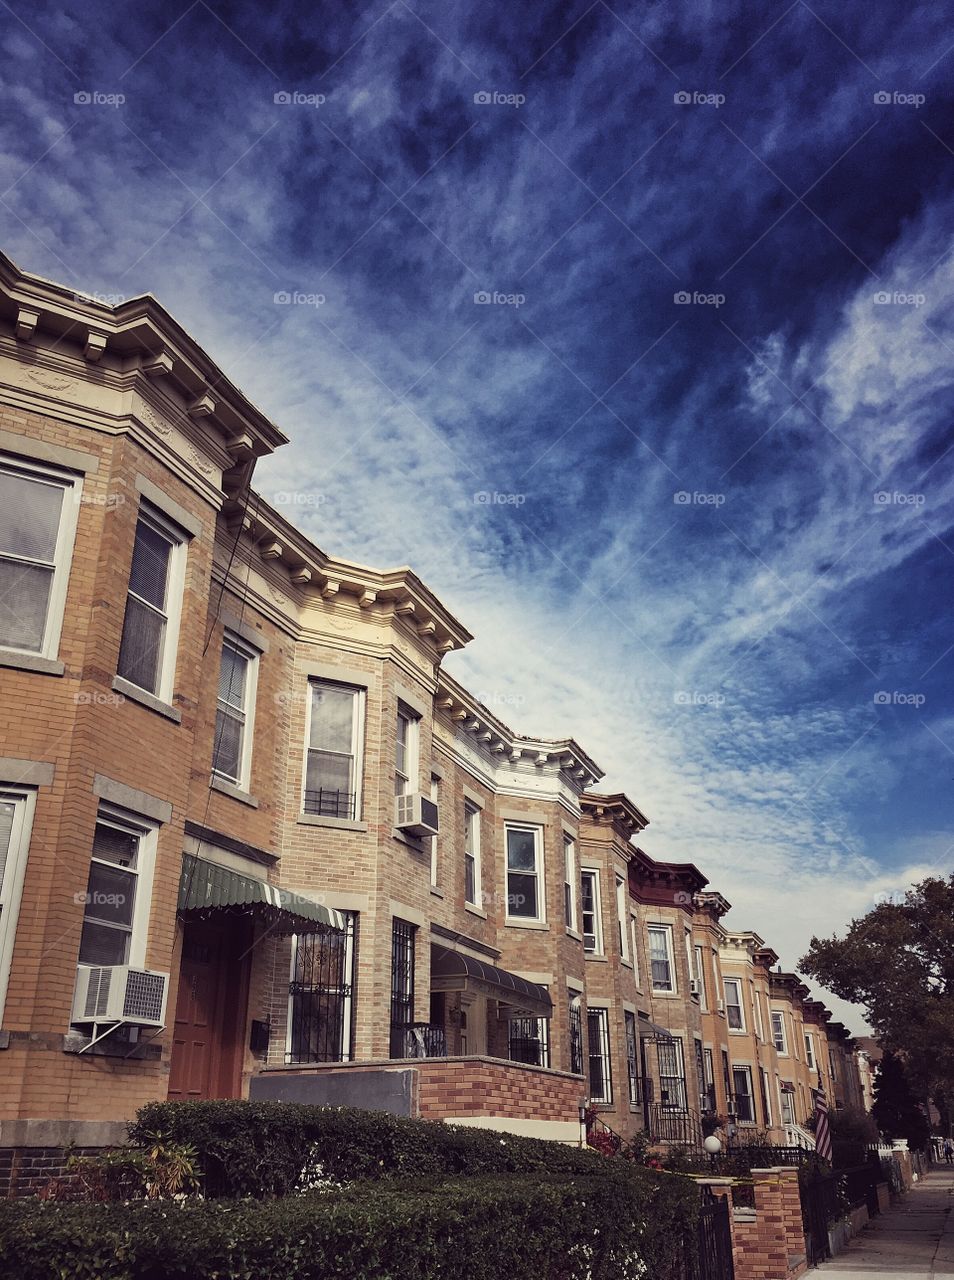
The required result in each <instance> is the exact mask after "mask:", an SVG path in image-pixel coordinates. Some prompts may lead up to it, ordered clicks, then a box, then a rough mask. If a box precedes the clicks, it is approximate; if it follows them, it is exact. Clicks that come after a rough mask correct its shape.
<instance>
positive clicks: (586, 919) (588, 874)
mask: <svg viewBox="0 0 954 1280" xmlns="http://www.w3.org/2000/svg"><path fill="white" fill-rule="evenodd" d="M580 924H581V927H582V930H583V950H584V951H589V952H591V953H593V954H594V955H601V954H602V951H603V930H602V927H601V922H600V873H599V872H598V871H593V870H591V869H589V868H586V867H584V869H583V870H582V871H581V872H580Z"/></svg>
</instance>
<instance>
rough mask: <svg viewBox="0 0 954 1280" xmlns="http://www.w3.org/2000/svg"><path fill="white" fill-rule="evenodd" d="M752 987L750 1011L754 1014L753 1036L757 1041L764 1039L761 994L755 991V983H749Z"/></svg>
mask: <svg viewBox="0 0 954 1280" xmlns="http://www.w3.org/2000/svg"><path fill="white" fill-rule="evenodd" d="M751 987H752V1011H753V1013H754V1014H755V1034H756V1037H757V1038H758V1039H759V1040H764V1039H765V1028H764V1024H763V1022H762V993H761V991H756V990H755V983H754V982H753V983H751Z"/></svg>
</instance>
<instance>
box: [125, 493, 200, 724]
mask: <svg viewBox="0 0 954 1280" xmlns="http://www.w3.org/2000/svg"><path fill="white" fill-rule="evenodd" d="M185 554H186V535H185V534H184V533H183V532H182V530H181V529H179V528H178V526H176V525H174V524H172V522H171V521H169V520H167V519H166V517H165V516H163V515H162V514H161V513H160V512H159V511H157V510H156V509H155V508H154V507H151V506H149V504H148V503H146V502H143V503H142V504H141V506H140V508H139V520H138V521H137V523H136V540H135V543H134V545H133V558H132V568H131V569H130V571H129V587H128V590H127V594H126V613H125V617H124V618H123V638H122V642H121V644H120V646H119V663H118V664H117V667H116V672H117V674H118V675H120V676H122V678H123V679H124V680H128V681H129V683H130V684H134V685H136V686H137V687H138V688H140V689H144V690H145V691H146V692H147V693H151V694H154V695H155V696H156V697H157V698H161V699H162V700H163V701H164V702H169V701H170V700H171V698H172V686H173V682H174V680H175V670H176V645H177V643H178V639H179V616H180V613H181V610H182V587H183V581H184V576H185Z"/></svg>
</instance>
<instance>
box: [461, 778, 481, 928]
mask: <svg viewBox="0 0 954 1280" xmlns="http://www.w3.org/2000/svg"><path fill="white" fill-rule="evenodd" d="M464 901H465V902H466V903H467V904H468V905H469V906H471V907H476V906H478V905H479V903H480V810H479V809H478V807H477V806H476V805H475V804H471V803H470V801H466V802H465V803H464Z"/></svg>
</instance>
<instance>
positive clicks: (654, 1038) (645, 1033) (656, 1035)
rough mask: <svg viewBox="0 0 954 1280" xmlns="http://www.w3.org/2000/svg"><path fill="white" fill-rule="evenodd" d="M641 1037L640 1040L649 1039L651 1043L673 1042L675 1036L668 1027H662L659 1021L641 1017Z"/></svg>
mask: <svg viewBox="0 0 954 1280" xmlns="http://www.w3.org/2000/svg"><path fill="white" fill-rule="evenodd" d="M639 1038H640V1040H648V1041H649V1042H650V1043H651V1044H672V1042H673V1040H674V1038H675V1037H674V1036H673V1034H672V1032H671V1031H670V1030H669V1029H668V1028H667V1027H661V1026H660V1025H659V1024H658V1022H650V1021H649V1019H648V1018H640V1019H639Z"/></svg>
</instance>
